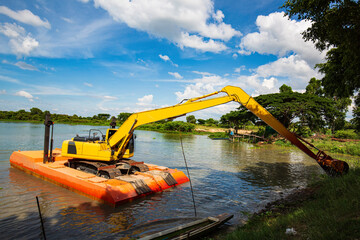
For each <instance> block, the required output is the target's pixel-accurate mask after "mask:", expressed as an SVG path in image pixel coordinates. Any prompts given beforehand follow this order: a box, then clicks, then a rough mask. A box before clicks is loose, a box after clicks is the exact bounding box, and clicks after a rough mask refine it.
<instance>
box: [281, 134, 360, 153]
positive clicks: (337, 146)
mask: <svg viewBox="0 0 360 240" xmlns="http://www.w3.org/2000/svg"><path fill="white" fill-rule="evenodd" d="M307 141H309V142H310V143H311V144H313V145H314V146H316V147H317V148H319V149H321V150H323V151H325V152H328V153H341V154H349V155H352V156H360V141H355V140H353V141H347V142H342V141H335V140H332V139H331V138H324V139H307ZM274 144H275V145H279V146H284V147H295V146H293V145H292V144H291V143H290V142H289V141H284V140H277V141H275V142H274Z"/></svg>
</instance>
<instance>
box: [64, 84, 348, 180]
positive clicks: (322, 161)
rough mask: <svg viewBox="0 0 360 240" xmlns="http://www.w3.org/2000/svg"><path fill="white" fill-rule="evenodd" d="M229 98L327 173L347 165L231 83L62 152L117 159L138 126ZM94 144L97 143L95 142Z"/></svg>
mask: <svg viewBox="0 0 360 240" xmlns="http://www.w3.org/2000/svg"><path fill="white" fill-rule="evenodd" d="M220 93H225V94H226V96H222V97H215V98H209V97H212V96H215V95H217V94H220ZM205 98H206V99H205ZM231 101H235V102H238V103H240V104H242V105H243V106H244V107H246V108H247V109H248V110H250V111H251V112H252V113H253V114H255V115H256V116H257V117H259V118H260V119H261V120H263V121H264V122H265V123H266V124H268V125H269V126H270V127H272V128H273V129H274V130H276V131H277V132H278V133H279V134H281V135H282V136H283V137H285V138H286V139H288V140H289V141H290V142H291V143H292V144H294V145H295V146H297V147H298V148H299V149H300V150H302V151H303V152H304V153H306V154H307V155H308V156H310V157H311V158H313V159H315V160H316V161H317V162H318V163H319V165H320V166H321V167H322V168H323V169H324V170H325V171H326V172H327V173H330V174H333V173H337V174H342V173H345V172H347V171H348V169H349V167H348V165H347V163H346V162H343V161H339V160H335V159H332V158H331V157H330V156H328V155H326V154H325V153H324V152H322V151H319V152H318V153H317V154H315V153H313V152H312V151H311V150H310V149H309V148H308V147H307V146H305V145H304V144H303V142H305V143H307V142H306V141H303V142H302V141H300V139H301V138H298V137H297V136H296V135H295V134H293V133H291V132H290V131H289V130H287V129H286V128H285V127H284V125H283V124H281V123H280V122H279V121H278V120H277V119H276V118H275V117H274V116H272V115H271V114H270V113H269V112H268V111H267V110H266V109H265V108H263V107H262V106H261V105H260V104H259V103H257V102H256V101H255V100H254V99H253V98H252V97H251V96H249V95H248V94H247V93H246V92H244V91H243V90H242V89H241V88H239V87H234V86H227V87H224V88H223V89H222V90H221V91H217V92H214V93H210V94H207V95H204V96H202V97H198V98H193V99H189V100H187V101H186V102H184V103H179V104H177V105H174V106H171V107H165V108H159V109H154V110H150V111H144V112H139V113H134V114H132V115H131V116H130V117H129V118H128V119H127V120H126V121H125V122H124V123H123V124H122V125H121V126H120V128H119V129H117V130H115V131H114V132H113V134H111V136H110V135H109V136H108V135H107V136H106V139H105V142H94V143H88V144H87V146H86V148H87V149H88V152H84V151H83V153H82V154H77V153H75V154H73V153H70V154H69V153H68V152H69V150H68V149H69V148H68V147H67V146H66V144H65V146H64V144H63V153H62V154H63V155H64V156H69V157H75V158H81V159H90V160H101V161H114V160H120V159H122V158H123V157H124V156H125V154H126V151H127V149H128V148H127V146H128V144H129V141H130V140H131V139H132V136H133V132H134V130H135V129H136V128H137V127H138V126H141V125H144V124H147V123H151V122H156V121H160V120H163V119H169V118H175V117H178V116H184V115H186V114H187V113H190V112H194V111H198V110H202V109H205V108H209V107H214V106H217V105H220V104H224V103H228V102H231ZM108 131H109V130H108ZM68 144H70V142H68ZM96 144H97V145H98V146H96ZM75 145H76V144H75ZM310 146H311V145H310ZM64 149H65V150H64ZM101 151H103V152H101ZM75 152H76V151H75ZM89 152H91V154H89Z"/></svg>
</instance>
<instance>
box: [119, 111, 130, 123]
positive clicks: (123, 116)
mask: <svg viewBox="0 0 360 240" xmlns="http://www.w3.org/2000/svg"><path fill="white" fill-rule="evenodd" d="M131 114H132V113H126V112H123V113H120V114H119V115H118V116H117V119H118V120H119V122H120V123H123V122H125V121H126V119H128V118H129V117H130V116H131Z"/></svg>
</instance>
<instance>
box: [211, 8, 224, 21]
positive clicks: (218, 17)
mask: <svg viewBox="0 0 360 240" xmlns="http://www.w3.org/2000/svg"><path fill="white" fill-rule="evenodd" d="M224 17H225V15H224V13H223V12H222V11H221V10H217V11H216V13H214V14H213V18H214V19H215V20H216V21H217V22H222V21H223V19H224Z"/></svg>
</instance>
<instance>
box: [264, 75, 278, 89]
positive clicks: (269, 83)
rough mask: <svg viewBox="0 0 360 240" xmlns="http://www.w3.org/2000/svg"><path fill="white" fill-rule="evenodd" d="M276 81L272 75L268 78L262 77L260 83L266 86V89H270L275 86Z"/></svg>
mask: <svg viewBox="0 0 360 240" xmlns="http://www.w3.org/2000/svg"><path fill="white" fill-rule="evenodd" d="M276 83H277V79H276V78H274V77H272V78H270V79H264V81H263V83H262V84H261V86H263V87H266V88H268V89H272V88H274V87H275V84H276Z"/></svg>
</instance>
